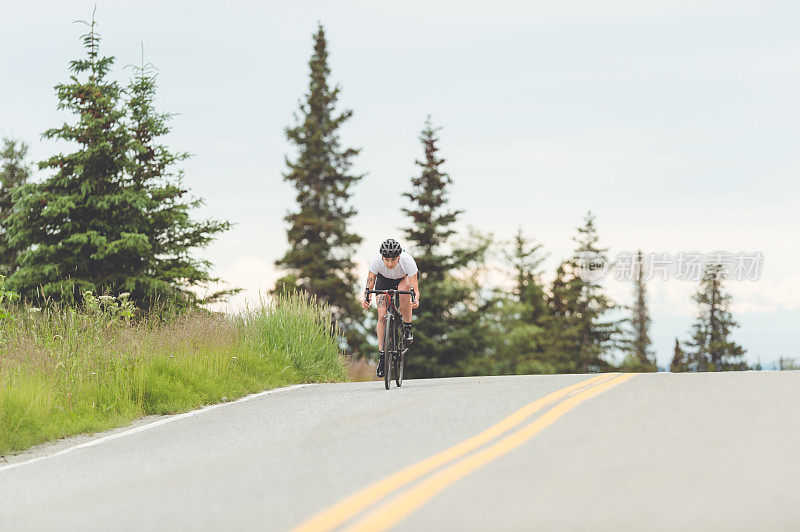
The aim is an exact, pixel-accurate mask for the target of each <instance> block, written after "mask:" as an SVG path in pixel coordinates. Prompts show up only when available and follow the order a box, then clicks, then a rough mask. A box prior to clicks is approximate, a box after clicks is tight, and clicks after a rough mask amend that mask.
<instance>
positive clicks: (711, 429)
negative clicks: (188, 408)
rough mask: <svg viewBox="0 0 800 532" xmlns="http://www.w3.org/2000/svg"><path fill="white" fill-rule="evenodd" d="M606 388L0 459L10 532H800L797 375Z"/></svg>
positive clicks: (554, 386)
mask: <svg viewBox="0 0 800 532" xmlns="http://www.w3.org/2000/svg"><path fill="white" fill-rule="evenodd" d="M594 377H596V376H594V375H553V376H512V377H479V378H461V379H443V380H417V381H406V382H405V383H404V385H403V387H402V388H400V389H397V388H394V387H393V388H392V390H390V391H388V392H387V391H386V390H384V389H383V383H382V382H370V383H351V384H320V385H311V386H307V387H302V388H297V389H292V390H288V391H282V392H278V393H273V394H268V395H263V396H259V397H256V398H253V399H250V400H247V401H244V402H239V403H234V404H227V405H225V406H222V407H219V408H215V409H212V410H208V411H204V412H200V413H198V414H196V415H191V416H184V417H182V418H180V419H177V420H175V421H174V422H168V423H164V424H161V425H157V426H154V427H152V428H149V429H148V430H141V431H139V432H132V433H131V432H126V430H121V431H116V432H115V434H116V435H117V436H118V437H116V438H115V439H110V440H104V441H103V442H101V443H99V444H97V445H93V446H90V447H83V448H77V449H73V450H71V451H69V452H66V453H64V454H60V455H57V456H53V457H50V458H45V459H40V460H38V461H35V462H27V463H26V462H25V461H26V460H30V459H31V458H33V457H36V456H38V457H42V456H50V455H52V454H53V453H54V452H57V451H63V450H64V449H69V448H71V446H74V445H75V443H79V442H83V441H86V438H83V439H78V440H70V441H65V442H60V443H59V444H57V445H55V446H48V447H47V448H45V449H40V450H37V451H36V452H35V453H28V454H26V455H22V456H17V457H12V458H11V459H10V463H11V464H17V465H16V466H14V467H8V465H5V466H4V465H3V463H2V462H0V530H2V531H6V530H8V531H24V530H81V531H86V530H104V531H105V530H192V531H196V530H291V529H293V528H295V527H298V526H299V525H301V524H303V523H305V524H306V525H308V526H307V528H306V530H328V529H330V527H329V526H328V525H332V524H336V523H338V522H339V521H342V523H343V525H344V528H347V527H348V526H353V528H352V530H380V529H383V528H387V527H388V528H390V529H391V530H409V531H410V530H703V531H706V530H725V531H732V530H800V414H799V413H798V409H799V408H800V372H780V373H778V372H743V373H724V374H664V373H661V374H646V375H636V376H633V377H625V376H623V377H619V376H610V377H600V378H595V379H594V380H593V381H591V382H590V381H589V379H591V378H594ZM615 379H618V380H615ZM578 383H583V384H582V385H580V384H578ZM575 385H577V387H576V386H575ZM569 386H572V388H571V389H568V390H566V391H565V390H564V389H565V387H569ZM580 386H583V388H581V387H580ZM554 393H555V395H553V394H554ZM520 409H524V410H522V411H521V412H520V411H519V410H520ZM514 412H518V413H517V414H514ZM509 416H511V417H509ZM147 421H148V422H150V421H151V420H147ZM498 423H500V425H497V424H498ZM143 426H145V425H142V424H141V423H140V424H139V428H141V427H143ZM487 429H488V432H487ZM476 435H478V438H477V439H476V438H475V437H476ZM102 436H104V435H97V436H95V438H99V437H102ZM465 442H466V443H465ZM454 446H455V447H454ZM432 457H433V458H432ZM426 459H427V461H426ZM398 472H401V473H400V474H398ZM387 479H388V480H387ZM381 481H383V482H382V483H381ZM376 483H378V484H376ZM381 490H384V491H386V493H385V494H384V493H383V491H381ZM354 494H355V497H354V498H351V499H350V500H349V501H350V502H349V503H345V504H344V505H343V504H342V501H344V500H346V499H347V498H348V497H349V496H351V495H354ZM371 499H375V500H374V501H372V500H371ZM337 505H338V506H337ZM348 505H349V506H348ZM331 508H333V510H331ZM326 510H327V512H326ZM314 516H317V520H316V521H311V522H309V521H308V520H309V519H311V518H313V517H314ZM344 528H343V527H339V528H336V530H339V529H344Z"/></svg>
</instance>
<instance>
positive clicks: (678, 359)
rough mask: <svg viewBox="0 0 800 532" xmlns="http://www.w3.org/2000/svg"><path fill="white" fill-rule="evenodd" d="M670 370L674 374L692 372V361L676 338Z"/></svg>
mask: <svg viewBox="0 0 800 532" xmlns="http://www.w3.org/2000/svg"><path fill="white" fill-rule="evenodd" d="M669 370H670V371H671V372H673V373H683V372H686V371H692V363H691V360H690V358H689V356H688V355H687V353H686V352H685V351H684V350H683V348H682V347H681V343H680V341H679V340H678V339H677V338H675V347H674V348H673V350H672V363H671V364H670V365H669Z"/></svg>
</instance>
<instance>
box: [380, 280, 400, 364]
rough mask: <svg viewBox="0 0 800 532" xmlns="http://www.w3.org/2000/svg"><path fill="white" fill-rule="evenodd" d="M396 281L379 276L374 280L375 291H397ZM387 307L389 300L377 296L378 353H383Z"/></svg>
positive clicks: (382, 296) (381, 295) (383, 296)
mask: <svg viewBox="0 0 800 532" xmlns="http://www.w3.org/2000/svg"><path fill="white" fill-rule="evenodd" d="M397 283H398V280H397V279H388V278H386V277H384V276H383V275H381V274H378V278H377V279H376V280H375V290H397ZM388 307H389V298H388V297H386V296H385V295H383V294H378V326H377V328H376V329H377V330H376V331H375V332H377V333H378V351H383V329H384V327H385V325H386V319H385V318H386V309H387V308H388Z"/></svg>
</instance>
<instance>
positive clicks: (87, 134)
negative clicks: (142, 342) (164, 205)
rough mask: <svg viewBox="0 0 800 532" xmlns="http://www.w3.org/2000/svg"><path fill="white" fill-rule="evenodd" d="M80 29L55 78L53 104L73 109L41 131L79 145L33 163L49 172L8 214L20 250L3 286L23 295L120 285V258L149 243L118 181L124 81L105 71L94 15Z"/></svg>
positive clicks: (123, 145) (24, 190) (126, 260)
mask: <svg viewBox="0 0 800 532" xmlns="http://www.w3.org/2000/svg"><path fill="white" fill-rule="evenodd" d="M87 25H88V26H89V32H88V33H86V34H85V35H83V36H82V39H83V44H84V48H85V50H86V56H85V57H84V58H82V59H78V60H74V61H71V62H70V71H71V72H72V75H71V76H70V80H69V82H67V83H62V84H59V85H57V86H56V94H57V96H58V99H59V104H58V108H59V109H63V110H67V111H69V112H71V113H72V114H73V115H75V117H76V121H75V122H74V123H72V124H69V123H65V124H63V125H62V126H61V127H58V128H54V129H50V130H48V131H46V132H45V133H44V135H43V136H44V138H48V139H58V140H61V141H65V142H67V143H70V144H71V145H77V149H76V151H74V152H72V153H67V154H63V153H59V154H58V155H55V156H53V157H51V158H50V159H48V160H46V161H44V162H41V163H39V168H40V169H42V170H53V171H54V172H55V173H54V174H53V175H52V176H51V177H49V178H48V179H47V180H46V181H45V182H43V183H41V184H32V183H28V184H26V185H23V186H22V187H20V188H19V189H18V196H15V197H16V198H18V203H17V206H16V207H17V209H16V210H15V212H14V213H12V214H11V217H10V219H9V225H10V228H9V230H10V232H11V239H10V240H11V245H12V246H13V247H15V248H17V249H19V250H20V254H19V264H20V267H19V269H18V270H17V271H16V272H15V273H14V274H13V275H12V276H11V278H10V279H9V282H8V284H9V286H10V287H11V288H12V289H13V290H15V291H17V292H21V294H22V295H23V296H25V297H28V298H33V297H47V298H53V299H62V298H66V299H72V298H74V297H79V296H80V291H81V290H92V291H104V290H110V291H112V292H118V291H123V290H125V288H124V287H125V286H126V283H125V281H126V278H127V274H126V273H127V272H125V271H124V270H125V269H126V268H125V267H126V265H128V264H130V263H131V262H134V261H136V260H138V257H139V256H140V255H141V253H142V252H143V251H144V250H145V248H146V247H147V245H148V242H147V238H146V236H145V235H144V234H142V233H141V232H139V231H137V230H136V229H135V228H131V227H130V226H129V224H128V219H127V218H126V214H127V213H128V206H129V205H130V204H131V203H135V202H136V201H138V200H139V196H138V195H136V194H132V193H131V192H130V191H129V190H127V189H126V188H125V187H124V186H123V181H124V171H125V166H126V161H127V147H128V142H129V136H128V131H127V128H126V127H125V124H124V115H125V113H124V109H123V107H122V105H121V98H122V88H121V87H120V86H119V84H117V82H115V81H113V80H111V79H109V73H110V69H111V66H112V65H113V62H114V58H113V57H103V56H101V55H100V36H99V34H98V33H97V31H96V30H95V21H94V19H92V21H91V23H87Z"/></svg>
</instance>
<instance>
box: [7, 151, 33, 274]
mask: <svg viewBox="0 0 800 532" xmlns="http://www.w3.org/2000/svg"><path fill="white" fill-rule="evenodd" d="M27 156H28V145H27V144H25V143H24V142H22V141H19V140H16V139H10V138H4V139H3V148H2V151H0V275H4V276H6V277H8V276H9V275H11V274H12V273H14V272H15V271H16V270H17V251H16V250H15V249H13V248H11V247H10V246H9V242H8V241H9V234H8V228H9V224H8V218H9V216H10V215H11V212H12V211H13V210H14V203H15V201H14V198H13V195H12V193H13V192H14V189H16V188H17V187H18V186H20V185H23V184H25V183H26V182H27V181H28V179H29V178H30V175H31V168H30V166H29V165H28V163H27V161H26V158H27Z"/></svg>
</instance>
